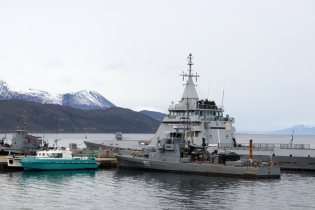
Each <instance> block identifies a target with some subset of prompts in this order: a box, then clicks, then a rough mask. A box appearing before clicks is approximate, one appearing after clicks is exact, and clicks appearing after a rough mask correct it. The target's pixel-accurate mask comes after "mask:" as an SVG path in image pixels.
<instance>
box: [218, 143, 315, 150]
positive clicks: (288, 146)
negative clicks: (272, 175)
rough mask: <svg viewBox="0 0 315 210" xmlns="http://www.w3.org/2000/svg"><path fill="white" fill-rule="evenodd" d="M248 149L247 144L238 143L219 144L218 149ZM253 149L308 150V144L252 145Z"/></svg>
mask: <svg viewBox="0 0 315 210" xmlns="http://www.w3.org/2000/svg"><path fill="white" fill-rule="evenodd" d="M236 147H249V143H240V144H236V145H234V144H233V143H219V144H218V148H226V149H228V148H230V149H232V148H236ZM253 148H266V149H267V148H280V149H310V148H311V146H310V144H277V143H276V144H269V143H254V144H253Z"/></svg>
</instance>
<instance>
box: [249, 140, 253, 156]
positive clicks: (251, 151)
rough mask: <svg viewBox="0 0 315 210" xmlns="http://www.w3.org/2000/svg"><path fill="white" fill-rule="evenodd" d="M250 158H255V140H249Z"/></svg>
mask: <svg viewBox="0 0 315 210" xmlns="http://www.w3.org/2000/svg"><path fill="white" fill-rule="evenodd" d="M249 158H250V159H251V160H252V159H253V140H252V139H251V140H249Z"/></svg>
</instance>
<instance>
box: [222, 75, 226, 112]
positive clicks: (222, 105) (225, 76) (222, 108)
mask: <svg viewBox="0 0 315 210" xmlns="http://www.w3.org/2000/svg"><path fill="white" fill-rule="evenodd" d="M226 75H227V73H226V74H225V79H224V87H223V95H222V109H223V99H224V90H225V82H226Z"/></svg>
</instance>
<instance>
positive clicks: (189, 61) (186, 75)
mask: <svg viewBox="0 0 315 210" xmlns="http://www.w3.org/2000/svg"><path fill="white" fill-rule="evenodd" d="M193 58H194V57H193V56H192V54H191V53H190V54H189V56H188V57H187V60H188V64H187V65H189V69H188V71H189V74H185V73H184V72H183V74H180V76H183V80H184V78H185V77H196V82H197V77H199V75H198V74H197V72H196V75H193V74H192V73H191V71H192V69H191V66H192V65H194V64H193V62H192V61H191V60H192V59H193ZM195 86H196V85H195Z"/></svg>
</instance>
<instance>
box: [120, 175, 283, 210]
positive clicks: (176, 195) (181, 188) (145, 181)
mask: <svg viewBox="0 0 315 210" xmlns="http://www.w3.org/2000/svg"><path fill="white" fill-rule="evenodd" d="M114 179H115V180H116V181H117V182H122V181H124V180H127V179H128V180H133V181H135V182H137V183H138V184H139V185H141V186H145V187H146V188H147V189H145V190H147V191H150V189H152V191H155V199H159V200H161V201H162V200H167V201H170V202H173V204H176V205H179V206H181V207H184V208H195V207H198V209H209V206H212V207H221V208H222V206H226V207H227V208H233V206H234V205H235V203H236V202H238V201H241V200H246V199H243V198H242V196H240V193H242V194H250V193H251V191H253V190H254V189H255V188H256V187H257V186H259V185H262V184H264V183H265V184H268V185H270V184H275V183H277V182H280V180H279V179H272V180H246V179H240V178H228V177H213V176H203V175H191V174H174V173H163V172H147V171H138V170H131V169H119V170H118V171H117V172H116V175H115V177H114ZM245 189H246V190H245ZM244 190H245V191H244ZM156 192H159V193H156ZM244 192H245V193H244ZM253 194H255V193H253ZM176 205H175V206H176Z"/></svg>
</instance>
